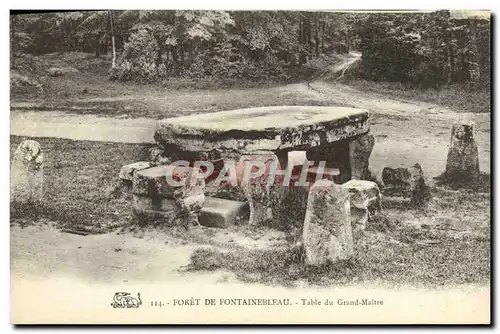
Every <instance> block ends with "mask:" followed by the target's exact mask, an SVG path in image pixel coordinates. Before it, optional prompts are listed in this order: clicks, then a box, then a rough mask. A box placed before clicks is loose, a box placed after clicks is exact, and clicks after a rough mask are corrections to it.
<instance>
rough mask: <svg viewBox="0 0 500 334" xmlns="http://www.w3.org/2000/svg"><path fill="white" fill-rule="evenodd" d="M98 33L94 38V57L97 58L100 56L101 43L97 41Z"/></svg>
mask: <svg viewBox="0 0 500 334" xmlns="http://www.w3.org/2000/svg"><path fill="white" fill-rule="evenodd" d="M99 39H100V38H99V34H97V35H96V40H95V44H94V47H95V56H96V58H99V57H100V56H101V43H100V42H99Z"/></svg>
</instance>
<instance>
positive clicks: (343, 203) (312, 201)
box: [302, 180, 354, 266]
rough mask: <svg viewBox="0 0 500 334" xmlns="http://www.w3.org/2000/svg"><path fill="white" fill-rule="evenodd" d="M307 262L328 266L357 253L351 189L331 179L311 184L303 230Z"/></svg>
mask: <svg viewBox="0 0 500 334" xmlns="http://www.w3.org/2000/svg"><path fill="white" fill-rule="evenodd" d="M302 239H303V245H304V250H305V262H306V264H308V265H314V266H317V265H324V264H327V263H335V262H337V261H340V260H346V259H349V258H350V257H352V255H353V254H354V245H353V240H352V227H351V210H350V203H349V192H348V191H347V189H345V188H343V187H342V186H340V185H336V184H335V183H333V182H332V181H329V180H321V181H318V182H316V183H314V185H313V186H312V187H311V189H310V191H309V199H308V202H307V211H306V217H305V221H304V229H303V235H302Z"/></svg>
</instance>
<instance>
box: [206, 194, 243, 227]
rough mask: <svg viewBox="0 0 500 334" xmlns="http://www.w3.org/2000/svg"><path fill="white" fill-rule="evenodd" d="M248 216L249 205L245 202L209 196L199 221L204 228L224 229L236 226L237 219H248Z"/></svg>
mask: <svg viewBox="0 0 500 334" xmlns="http://www.w3.org/2000/svg"><path fill="white" fill-rule="evenodd" d="M248 215H249V211H248V205H247V203H245V202H240V201H231V200H227V199H222V198H215V197H209V196H207V197H205V204H204V205H203V208H202V209H201V211H200V217H199V220H200V224H201V225H204V226H208V227H220V228H224V227H228V226H230V225H235V224H236V223H237V219H242V220H245V219H248Z"/></svg>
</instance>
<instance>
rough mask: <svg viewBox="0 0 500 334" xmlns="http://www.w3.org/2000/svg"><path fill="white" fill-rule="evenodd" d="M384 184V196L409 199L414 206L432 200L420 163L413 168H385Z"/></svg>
mask: <svg viewBox="0 0 500 334" xmlns="http://www.w3.org/2000/svg"><path fill="white" fill-rule="evenodd" d="M382 182H383V183H384V188H383V189H384V190H383V191H384V195H387V196H401V197H405V198H408V197H409V198H411V202H412V203H413V204H422V203H423V202H425V201H427V200H429V199H430V198H431V193H430V189H429V187H428V186H427V184H426V183H425V178H424V172H423V170H422V167H421V166H420V164H419V163H416V164H415V165H413V166H411V167H398V168H390V167H385V168H384V169H383V170H382Z"/></svg>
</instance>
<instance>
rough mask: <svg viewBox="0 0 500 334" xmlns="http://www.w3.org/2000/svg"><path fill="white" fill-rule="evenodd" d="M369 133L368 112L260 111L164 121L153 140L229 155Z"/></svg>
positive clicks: (286, 108)
mask: <svg viewBox="0 0 500 334" xmlns="http://www.w3.org/2000/svg"><path fill="white" fill-rule="evenodd" d="M369 128H370V124H369V112H368V111H367V110H365V109H356V108H345V107H318V106H278V107H260V108H248V109H237V110H229V111H222V112H216V113H208V114H202V115H190V116H183V117H176V118H168V119H164V120H160V121H158V122H157V127H156V131H155V140H156V141H157V142H158V143H159V144H160V145H163V146H170V147H172V146H173V147H177V148H178V149H181V150H184V151H196V152H200V151H212V150H215V149H217V150H222V151H224V150H227V149H231V150H233V151H237V152H239V153H242V154H248V153H252V152H258V151H273V150H281V149H292V148H294V149H301V148H310V147H315V146H319V145H323V144H327V143H332V142H335V141H338V140H341V139H346V138H351V137H355V136H358V135H361V134H365V133H367V132H368V131H369Z"/></svg>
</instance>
